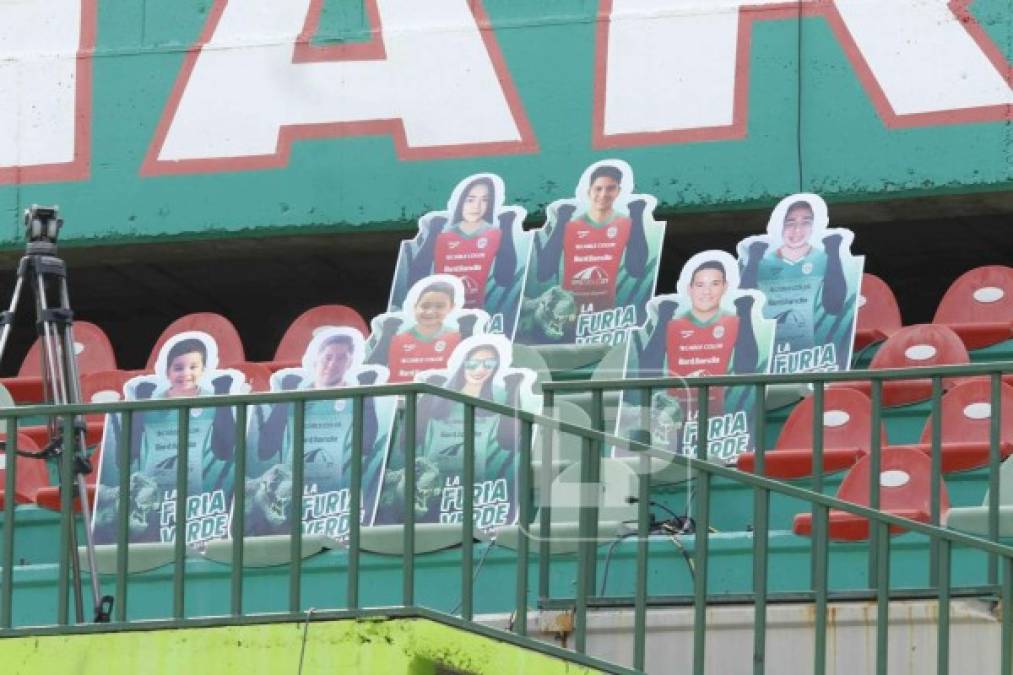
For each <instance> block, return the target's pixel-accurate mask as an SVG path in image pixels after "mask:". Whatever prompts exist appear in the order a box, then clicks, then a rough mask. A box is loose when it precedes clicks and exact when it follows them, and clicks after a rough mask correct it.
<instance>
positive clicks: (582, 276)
mask: <svg viewBox="0 0 1013 675" xmlns="http://www.w3.org/2000/svg"><path fill="white" fill-rule="evenodd" d="M570 282H571V283H573V284H574V285H579V286H608V284H609V275H608V272H606V271H605V270H603V269H602V268H601V267H598V266H594V267H586V268H584V269H582V270H581V271H579V272H577V273H576V274H574V275H573V276H572V277H570Z"/></svg>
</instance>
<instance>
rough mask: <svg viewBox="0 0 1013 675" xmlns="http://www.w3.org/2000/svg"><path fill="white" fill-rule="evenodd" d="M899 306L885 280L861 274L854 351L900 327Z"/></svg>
mask: <svg viewBox="0 0 1013 675" xmlns="http://www.w3.org/2000/svg"><path fill="white" fill-rule="evenodd" d="M902 325H903V324H902V323H901V318H900V307H898V306H897V298H896V297H894V294H893V291H892V290H890V287H889V286H887V285H886V282H885V281H883V280H882V279H880V278H879V277H877V276H875V275H872V274H868V273H866V274H863V275H862V291H861V293H860V294H859V296H858V326H857V327H856V329H855V351H858V350H860V349H865V348H866V347H868V346H869V345H871V344H875V343H877V342H882V341H883V340H886V339H887V338H888V337H890V336H891V335H893V334H894V333H896V332H897V331H898V330H900V329H901V326H902Z"/></svg>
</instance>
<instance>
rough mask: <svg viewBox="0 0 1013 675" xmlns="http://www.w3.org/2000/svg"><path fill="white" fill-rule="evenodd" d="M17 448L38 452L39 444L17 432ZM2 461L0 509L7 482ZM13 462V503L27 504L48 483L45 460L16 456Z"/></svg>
mask: <svg viewBox="0 0 1013 675" xmlns="http://www.w3.org/2000/svg"><path fill="white" fill-rule="evenodd" d="M2 438H4V437H3V436H0V439H2ZM18 449H19V450H27V451H28V452H38V451H39V446H37V445H36V444H35V442H34V441H33V440H32V439H31V438H29V437H28V436H25V435H24V434H18ZM5 458H6V456H5ZM3 461H4V460H0V509H2V508H3V507H4V503H5V500H6V495H5V494H4V492H5V489H4V486H5V485H6V484H7V483H6V480H7V472H6V467H4V466H3ZM15 462H17V467H18V470H17V475H16V476H15V477H14V480H15V483H14V503H15V504H28V503H30V502H31V501H32V500H33V499H34V498H35V494H36V493H37V492H38V491H39V490H40V489H42V488H44V487H46V486H47V485H49V470H48V469H47V468H46V462H45V461H44V460H41V459H32V458H30V457H21V456H18V457H17V458H16V459H15Z"/></svg>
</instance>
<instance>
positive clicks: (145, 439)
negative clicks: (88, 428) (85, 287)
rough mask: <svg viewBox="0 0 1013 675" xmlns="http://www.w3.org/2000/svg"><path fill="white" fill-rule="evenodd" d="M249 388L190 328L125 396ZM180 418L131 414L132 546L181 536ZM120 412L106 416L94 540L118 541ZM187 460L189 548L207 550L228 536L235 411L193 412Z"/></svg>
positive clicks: (172, 412)
mask: <svg viewBox="0 0 1013 675" xmlns="http://www.w3.org/2000/svg"><path fill="white" fill-rule="evenodd" d="M247 390H248V386H247V385H246V381H245V378H244V376H243V374H242V373H241V372H239V371H238V370H231V369H219V368H218V345H217V344H216V343H215V341H214V338H212V337H211V336H210V335H208V334H207V333H203V332H200V331H187V332H184V333H180V334H178V335H174V336H173V337H171V338H170V339H169V340H167V341H166V343H165V344H164V345H163V347H162V349H161V350H160V351H159V353H158V359H157V360H156V362H155V372H154V373H152V374H150V375H141V376H138V377H135V378H133V379H131V380H128V381H127V383H126V384H125V385H124V387H123V393H124V398H125V399H126V400H131V401H136V400H144V399H170V398H183V397H186V398H190V397H194V396H212V395H221V394H239V393H245V392H246V391H247ZM178 420H179V418H178V413H177V411H176V410H173V409H166V410H151V411H146V412H139V413H133V418H132V420H131V422H132V424H131V437H130V440H129V444H130V475H129V477H127V480H129V481H130V504H129V519H128V523H129V533H130V536H129V541H130V543H137V542H162V543H168V542H172V541H173V540H174V539H175V534H176V532H175V530H176V527H175V525H176V523H175V517H176V487H177V486H176V472H177V458H178V439H179V424H178ZM121 428H122V424H121V416H120V415H108V416H106V424H105V431H104V433H103V436H102V447H103V452H102V462H101V465H100V466H99V475H98V494H97V495H96V501H95V515H94V518H93V528H94V533H95V541H96V543H99V544H109V543H114V542H115V541H116V522H117V520H116V519H117V512H118V510H119V507H120V505H119V503H118V501H119V500H118V496H119V495H118V490H119V483H120V481H121V480H123V479H124V477H122V476H120V475H119V472H118V467H117V465H116V448H117V444H118V443H119V434H120V429H121ZM188 438H189V442H188V447H187V451H188V455H187V458H188V462H187V476H188V478H187V508H186V512H187V520H186V544H187V546H191V547H201V545H203V544H206V542H208V541H210V540H212V539H218V538H224V537H227V536H228V535H229V504H230V502H231V500H232V490H233V482H234V476H233V469H234V450H235V441H236V422H235V417H234V413H233V409H232V408H231V407H229V406H223V407H218V408H193V409H191V410H190V419H189V437H188Z"/></svg>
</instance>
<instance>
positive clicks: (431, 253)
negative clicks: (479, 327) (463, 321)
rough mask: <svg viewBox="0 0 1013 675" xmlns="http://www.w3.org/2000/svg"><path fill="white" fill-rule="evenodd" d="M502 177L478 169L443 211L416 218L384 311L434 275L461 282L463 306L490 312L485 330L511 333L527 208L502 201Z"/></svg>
mask: <svg viewBox="0 0 1013 675" xmlns="http://www.w3.org/2000/svg"><path fill="white" fill-rule="evenodd" d="M504 195H505V188H504V185H503V179H502V178H500V177H499V176H496V175H494V174H488V173H485V174H476V175H473V176H469V177H468V178H465V179H464V180H463V181H461V182H460V183H458V185H457V187H456V188H455V189H454V192H453V194H452V195H451V197H450V201H449V202H448V203H447V210H446V211H438V212H432V213H428V214H426V215H425V216H423V217H422V218H421V219H420V220H419V234H418V235H417V236H416V237H415V238H414V239H413V240H411V241H405V242H402V244H401V253H400V255H399V257H398V263H397V268H396V270H395V273H394V283H393V285H392V287H391V295H390V302H389V305H388V311H391V312H395V311H398V310H400V309H402V307H403V306H404V301H405V297H406V295H407V292H408V289H409V288H411V287H412V286H413V285H415V284H416V283H418V281H420V280H421V279H423V278H425V277H428V276H430V275H433V274H450V275H453V276H456V277H457V278H459V279H460V280H461V282H462V283H463V284H464V291H465V298H464V307H465V308H467V309H484V310H485V311H486V312H488V313H489V315H490V316H491V317H492V319H491V327H490V331H489V332H494V333H503V334H505V335H508V336H512V335H513V331H514V326H515V324H516V321H517V312H518V311H519V310H520V297H521V287H522V286H523V284H524V271H525V266H526V265H527V261H528V253H529V250H530V247H531V234H530V233H526V232H524V230H523V228H522V223H523V222H524V218H525V216H526V215H527V212H526V211H525V210H524V209H523V208H521V207H519V206H504V205H503V203H504V198H505V197H504Z"/></svg>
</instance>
